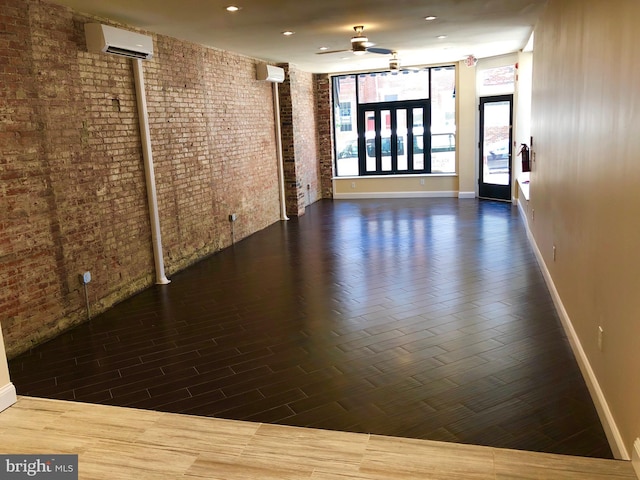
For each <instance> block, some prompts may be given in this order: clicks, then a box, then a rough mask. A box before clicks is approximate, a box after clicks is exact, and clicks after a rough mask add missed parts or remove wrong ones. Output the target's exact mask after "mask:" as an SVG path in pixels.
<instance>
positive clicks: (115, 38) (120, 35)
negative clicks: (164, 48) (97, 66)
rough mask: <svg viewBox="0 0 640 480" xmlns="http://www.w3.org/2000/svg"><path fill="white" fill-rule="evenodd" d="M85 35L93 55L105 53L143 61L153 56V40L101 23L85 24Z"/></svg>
mask: <svg viewBox="0 0 640 480" xmlns="http://www.w3.org/2000/svg"><path fill="white" fill-rule="evenodd" d="M84 33H85V36H86V39H87V50H88V51H90V52H92V53H100V52H105V53H111V54H114V55H121V56H123V57H129V58H141V59H143V60H147V59H149V58H151V57H152V56H153V39H152V38H151V37H148V36H146V35H142V34H140V33H136V32H130V31H129V30H121V29H119V28H115V27H110V26H109V25H101V24H99V23H85V25H84Z"/></svg>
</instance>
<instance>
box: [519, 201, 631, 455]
mask: <svg viewBox="0 0 640 480" xmlns="http://www.w3.org/2000/svg"><path fill="white" fill-rule="evenodd" d="M518 208H519V210H520V213H521V214H522V220H523V222H524V224H525V227H526V230H527V237H528V239H529V243H530V244H531V247H532V248H533V251H534V253H535V256H536V260H537V261H538V265H539V266H540V270H542V275H543V276H544V280H545V283H546V284H547V288H549V293H550V294H551V297H552V298H553V303H554V305H555V307H556V311H557V312H558V316H559V317H560V321H561V322H562V327H563V328H564V331H565V333H566V335H567V338H568V339H569V343H570V345H571V349H572V350H573V355H574V356H575V358H576V361H577V362H578V366H579V367H580V371H581V372H582V376H583V378H584V380H585V383H586V384H587V388H588V389H589V393H590V394H591V399H592V400H593V404H594V406H595V407H596V410H597V412H598V416H599V417H600V422H601V423H602V427H603V428H604V433H605V434H606V436H607V440H608V441H609V446H610V447H611V451H612V452H613V455H614V457H615V458H617V459H618V460H631V457H630V456H629V452H628V451H627V448H626V447H625V445H624V441H623V439H622V435H621V434H620V429H619V428H618V426H617V425H616V422H615V419H614V417H613V414H612V413H611V409H610V408H609V404H608V403H607V399H606V398H605V396H604V392H603V391H602V388H601V387H600V383H599V382H598V378H597V377H596V374H595V372H594V371H593V368H592V367H591V364H590V363H589V358H588V357H587V354H586V353H585V351H584V348H582V344H581V343H580V338H579V337H578V334H577V333H576V331H575V329H574V328H573V324H572V322H571V318H570V317H569V314H568V312H567V310H566V309H565V307H564V304H563V303H562V299H561V298H560V294H559V293H558V289H557V288H556V286H555V284H554V283H553V278H552V277H551V273H550V272H549V269H548V268H547V265H546V263H545V262H544V258H543V257H542V253H541V252H540V249H539V248H538V244H537V243H536V240H535V238H534V237H533V233H532V232H531V229H530V228H529V223H528V221H527V214H526V212H525V211H524V207H523V206H522V202H518ZM636 442H637V441H636Z"/></svg>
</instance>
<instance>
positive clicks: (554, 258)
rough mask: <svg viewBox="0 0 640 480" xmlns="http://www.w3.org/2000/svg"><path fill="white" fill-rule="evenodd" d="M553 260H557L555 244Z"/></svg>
mask: <svg viewBox="0 0 640 480" xmlns="http://www.w3.org/2000/svg"><path fill="white" fill-rule="evenodd" d="M553 261H554V262H555V261H556V246H555V245H554V246H553Z"/></svg>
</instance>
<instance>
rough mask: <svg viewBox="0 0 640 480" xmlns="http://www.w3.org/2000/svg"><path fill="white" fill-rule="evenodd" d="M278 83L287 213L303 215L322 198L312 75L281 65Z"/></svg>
mask: <svg viewBox="0 0 640 480" xmlns="http://www.w3.org/2000/svg"><path fill="white" fill-rule="evenodd" d="M283 68H285V72H286V80H285V82H284V83H283V84H282V85H280V88H279V92H280V117H281V124H282V150H283V158H284V171H285V196H286V204H287V213H288V214H289V215H294V216H300V215H304V211H305V207H306V206H307V205H309V204H311V203H313V202H315V201H317V200H318V199H320V198H322V192H321V188H320V171H319V168H318V130H317V123H316V88H315V82H314V75H313V74H311V73H307V72H303V71H301V70H299V69H297V68H296V67H295V66H293V65H284V66H283Z"/></svg>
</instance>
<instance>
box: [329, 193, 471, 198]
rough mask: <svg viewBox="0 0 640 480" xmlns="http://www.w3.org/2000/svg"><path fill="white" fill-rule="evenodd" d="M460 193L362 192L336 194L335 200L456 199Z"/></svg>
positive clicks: (334, 195)
mask: <svg viewBox="0 0 640 480" xmlns="http://www.w3.org/2000/svg"><path fill="white" fill-rule="evenodd" d="M457 196H458V192H454V191H443V192H361V193H334V194H333V198H334V200H355V199H365V198H434V197H439V198H445V197H446V198H455V197H457Z"/></svg>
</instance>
